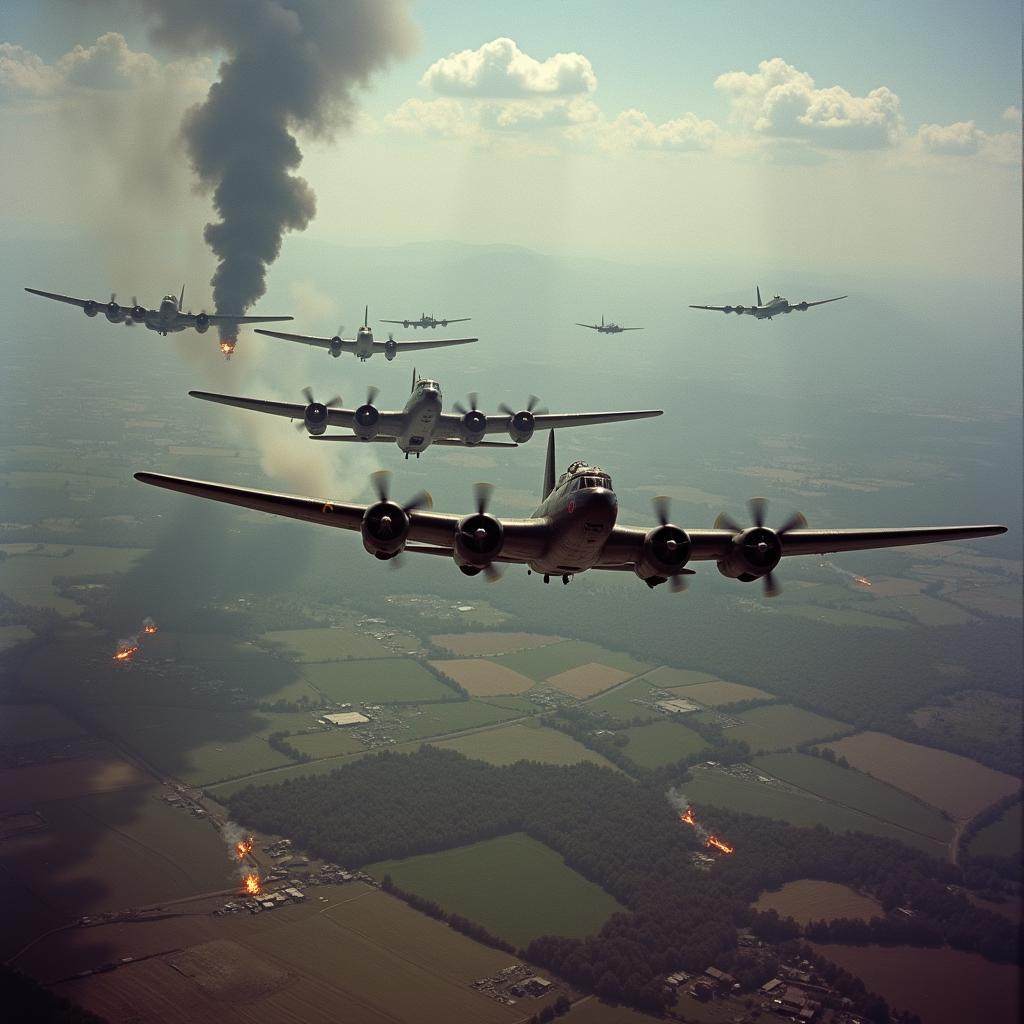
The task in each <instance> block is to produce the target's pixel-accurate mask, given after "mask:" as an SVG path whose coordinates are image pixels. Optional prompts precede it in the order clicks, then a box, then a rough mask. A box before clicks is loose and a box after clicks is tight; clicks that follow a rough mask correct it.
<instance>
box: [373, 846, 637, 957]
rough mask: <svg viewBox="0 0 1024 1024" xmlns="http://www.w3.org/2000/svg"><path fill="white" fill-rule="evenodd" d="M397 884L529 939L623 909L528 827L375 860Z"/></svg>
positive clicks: (498, 931)
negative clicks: (523, 830) (436, 850)
mask: <svg viewBox="0 0 1024 1024" xmlns="http://www.w3.org/2000/svg"><path fill="white" fill-rule="evenodd" d="M366 870H367V872H368V873H369V874H371V875H373V876H374V877H375V878H378V879H381V878H383V877H384V876H385V875H390V876H391V877H392V878H393V879H394V882H395V885H396V886H398V887H399V888H400V889H405V890H407V891H411V892H415V893H416V894H417V895H418V896H423V897H424V898H425V899H428V900H432V901H434V902H435V903H439V904H440V905H441V906H442V907H444V908H445V909H446V910H449V911H452V912H454V913H458V914H462V915H464V916H465V917H468V918H469V919H470V920H472V921H476V922H478V923H480V924H482V925H483V926H484V927H485V928H486V929H487V930H488V931H490V932H491V933H492V934H494V935H499V936H501V937H502V938H505V939H507V940H508V941H510V942H512V943H514V944H516V945H517V946H525V945H526V944H527V943H528V942H529V941H530V940H531V939H533V938H536V937H537V936H538V935H570V936H584V935H589V934H591V933H593V932H595V931H597V930H598V929H599V928H600V927H601V925H602V924H603V923H604V922H605V921H606V920H607V919H608V918H609V917H610V916H611V915H612V914H614V913H616V912H618V911H620V910H622V909H623V908H622V907H621V906H620V905H619V904H618V903H617V902H616V901H615V900H613V899H612V898H611V897H610V896H609V895H608V894H607V893H605V892H604V891H603V890H601V889H599V888H598V887H597V886H596V885H594V884H593V883H592V882H588V881H586V879H584V878H582V877H581V876H579V875H577V874H576V872H574V871H573V870H572V869H571V868H568V867H566V865H565V863H564V862H563V861H562V858H561V857H560V856H559V855H558V854H557V853H555V852H554V851H553V850H550V849H548V847H546V846H544V845H543V844H542V843H538V842H537V841H536V840H535V839H531V838H530V837H529V836H526V835H524V834H523V833H515V834H513V835H508V836H502V837H501V838H499V839H490V840H486V841H484V842H481V843H474V844H473V845H472V846H463V847H458V848H456V849H453V850H446V851H444V852H443V853H430V854H423V855H422V856H419V857H411V858H409V859H407V860H392V861H381V862H378V863H376V864H370V865H368V866H367V868H366Z"/></svg>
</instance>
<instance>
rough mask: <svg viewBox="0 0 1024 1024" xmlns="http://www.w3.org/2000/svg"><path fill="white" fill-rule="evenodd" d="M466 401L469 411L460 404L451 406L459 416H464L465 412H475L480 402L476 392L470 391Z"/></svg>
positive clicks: (456, 403)
mask: <svg viewBox="0 0 1024 1024" xmlns="http://www.w3.org/2000/svg"><path fill="white" fill-rule="evenodd" d="M466 401H467V402H469V409H466V407H465V406H464V405H463V404H462V403H461V402H455V403H454V404H453V405H452V408H453V409H454V410H455V411H456V412H457V413H458V414H459V415H460V416H465V415H466V413H467V412H476V411H477V409H478V408H479V404H478V403H479V401H480V395H479V394H478V393H477V392H476V391H470V393H469V394H468V395H466Z"/></svg>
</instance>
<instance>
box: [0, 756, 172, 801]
mask: <svg viewBox="0 0 1024 1024" xmlns="http://www.w3.org/2000/svg"><path fill="white" fill-rule="evenodd" d="M151 781H152V780H151V779H150V778H149V777H148V776H147V775H143V773H142V772H140V771H139V769H138V768H136V767H135V766H134V765H130V764H129V763H128V762H127V761H122V760H120V758H114V757H102V758H92V757H89V758H80V759H77V760H74V761H53V762H50V763H48V764H33V765H29V766H28V767H25V768H4V769H3V770H2V771H0V813H2V812H6V811H13V810H17V809H19V808H21V807H32V806H35V805H36V804H40V803H45V802H46V801H49V800H63V799H66V798H67V797H73V796H88V795H89V794H91V793H111V792H113V791H114V790H117V789H128V788H129V787H130V786H144V785H146V783H148V782H151Z"/></svg>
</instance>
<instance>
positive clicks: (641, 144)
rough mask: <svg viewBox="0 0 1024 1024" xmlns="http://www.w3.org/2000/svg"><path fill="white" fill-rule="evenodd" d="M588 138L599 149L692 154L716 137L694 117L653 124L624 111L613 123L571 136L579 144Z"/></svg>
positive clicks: (640, 115) (637, 112)
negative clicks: (671, 151)
mask: <svg viewBox="0 0 1024 1024" xmlns="http://www.w3.org/2000/svg"><path fill="white" fill-rule="evenodd" d="M587 135H589V136H591V137H592V138H593V139H594V140H595V141H596V142H597V144H598V145H599V146H601V147H602V148H603V149H609V150H615V149H620V150H621V149H660V150H673V151H676V152H693V151H700V150H706V149H710V148H711V146H712V144H713V143H714V141H715V139H716V138H717V137H718V135H719V128H718V125H717V124H715V122H714V121H705V120H703V119H701V118H699V117H698V116H697V115H696V114H691V113H687V114H684V115H683V116H682V117H679V118H675V119H674V120H671V121H665V122H663V123H662V124H656V123H655V122H654V121H652V120H651V119H650V118H649V117H648V116H647V115H646V114H645V113H644V112H643V111H641V110H634V109H630V110H624V111H622V113H621V114H619V115H618V116H617V117H616V118H615V119H614V120H613V121H604V122H602V123H600V124H599V125H596V126H588V131H587V132H583V131H577V132H576V133H575V134H574V136H573V137H575V138H576V139H578V140H580V141H582V140H583V139H584V138H586V137H587Z"/></svg>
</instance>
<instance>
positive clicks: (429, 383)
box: [416, 377, 441, 391]
mask: <svg viewBox="0 0 1024 1024" xmlns="http://www.w3.org/2000/svg"><path fill="white" fill-rule="evenodd" d="M427 389H430V390H433V391H440V390H441V385H440V384H438V383H437V381H436V380H427V378H426V377H420V379H419V380H418V381H416V390H417V391H424V390H427Z"/></svg>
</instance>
